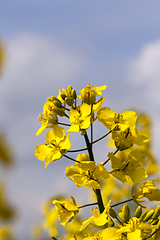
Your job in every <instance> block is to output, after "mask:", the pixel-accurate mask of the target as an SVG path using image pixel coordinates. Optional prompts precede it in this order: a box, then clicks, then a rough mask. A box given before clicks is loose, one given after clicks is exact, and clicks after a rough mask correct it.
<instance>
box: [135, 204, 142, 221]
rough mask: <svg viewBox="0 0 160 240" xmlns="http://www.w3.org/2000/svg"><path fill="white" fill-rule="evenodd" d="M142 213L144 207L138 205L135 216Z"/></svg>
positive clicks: (137, 216)
mask: <svg viewBox="0 0 160 240" xmlns="http://www.w3.org/2000/svg"><path fill="white" fill-rule="evenodd" d="M141 214H142V207H141V206H138V207H137V208H136V211H135V213H134V216H135V217H136V218H139V217H140V216H141Z"/></svg>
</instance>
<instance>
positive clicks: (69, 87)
mask: <svg viewBox="0 0 160 240" xmlns="http://www.w3.org/2000/svg"><path fill="white" fill-rule="evenodd" d="M67 91H68V95H69V96H71V91H72V87H71V85H68V87H67Z"/></svg>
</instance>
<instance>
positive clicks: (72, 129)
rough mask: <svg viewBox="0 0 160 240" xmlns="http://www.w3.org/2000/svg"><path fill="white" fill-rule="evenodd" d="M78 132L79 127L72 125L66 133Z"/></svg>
mask: <svg viewBox="0 0 160 240" xmlns="http://www.w3.org/2000/svg"><path fill="white" fill-rule="evenodd" d="M79 130H80V129H79V125H78V124H74V123H73V124H72V125H71V126H70V128H69V129H68V130H67V131H66V132H78V131H79Z"/></svg>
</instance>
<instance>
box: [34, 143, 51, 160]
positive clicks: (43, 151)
mask: <svg viewBox="0 0 160 240" xmlns="http://www.w3.org/2000/svg"><path fill="white" fill-rule="evenodd" d="M51 152H52V149H51V148H49V147H48V145H46V144H41V145H36V146H35V152H34V154H35V155H36V157H37V158H38V159H39V160H41V161H44V159H45V158H46V157H47V156H48V155H49V154H50V153H51Z"/></svg>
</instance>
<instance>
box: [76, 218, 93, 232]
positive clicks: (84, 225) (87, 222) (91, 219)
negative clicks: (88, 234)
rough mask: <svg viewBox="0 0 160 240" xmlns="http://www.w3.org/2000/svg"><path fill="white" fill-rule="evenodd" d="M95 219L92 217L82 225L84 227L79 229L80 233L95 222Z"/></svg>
mask: <svg viewBox="0 0 160 240" xmlns="http://www.w3.org/2000/svg"><path fill="white" fill-rule="evenodd" d="M93 219H94V217H93V216H92V217H90V218H89V219H87V220H85V221H84V222H83V223H82V226H81V228H80V229H79V231H82V230H83V229H84V228H86V227H87V226H88V225H89V224H90V223H91V222H92V221H93Z"/></svg>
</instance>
